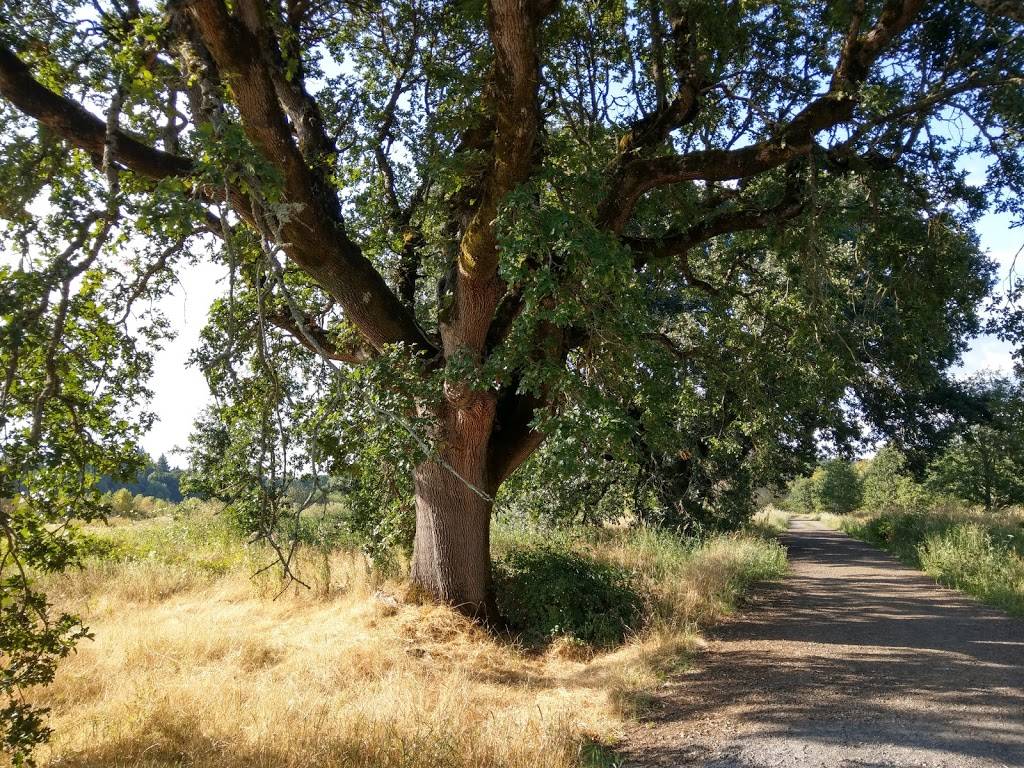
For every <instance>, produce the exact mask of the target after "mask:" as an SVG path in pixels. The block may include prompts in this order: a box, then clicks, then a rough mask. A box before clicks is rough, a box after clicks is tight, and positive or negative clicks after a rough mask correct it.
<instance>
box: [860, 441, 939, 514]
mask: <svg viewBox="0 0 1024 768" xmlns="http://www.w3.org/2000/svg"><path fill="white" fill-rule="evenodd" d="M906 464H907V461H906V457H904V455H903V454H902V453H900V452H899V451H898V450H896V449H895V448H892V447H891V446H884V447H883V448H882V449H880V450H879V451H878V453H877V454H875V457H874V458H873V459H871V461H870V462H869V463H868V465H867V469H866V470H865V472H864V482H863V498H862V505H863V507H864V509H865V510H867V511H868V512H896V513H911V512H924V511H925V510H927V509H928V508H929V507H930V506H932V505H933V504H934V503H935V501H936V499H935V497H934V496H933V495H932V494H931V493H929V492H928V490H927V489H926V488H924V486H922V485H920V484H919V483H916V482H914V478H913V477H911V476H910V474H909V472H907V470H906Z"/></svg>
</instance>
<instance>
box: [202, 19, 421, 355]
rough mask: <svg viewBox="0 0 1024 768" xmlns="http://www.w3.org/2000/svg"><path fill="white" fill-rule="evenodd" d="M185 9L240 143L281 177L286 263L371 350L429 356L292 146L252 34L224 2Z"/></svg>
mask: <svg viewBox="0 0 1024 768" xmlns="http://www.w3.org/2000/svg"><path fill="white" fill-rule="evenodd" d="M187 7H188V9H189V11H190V12H191V14H192V16H193V18H194V19H195V23H196V28H197V30H198V31H199V33H200V35H201V36H202V38H203V41H204V42H205V43H206V45H207V47H208V48H209V50H210V53H211V54H212V55H213V58H214V60H215V61H216V63H217V66H218V68H219V69H220V71H221V73H222V74H223V75H224V76H225V77H226V78H227V80H228V84H229V85H230V87H231V89H232V92H233V94H234V97H235V103H236V105H237V106H238V110H239V113H240V115H241V117H242V127H243V130H244V131H245V134H246V136H247V137H248V139H249V140H250V141H251V142H252V143H253V145H254V146H255V147H256V149H257V150H258V151H259V152H260V153H261V154H262V155H263V156H264V157H265V158H266V159H267V160H268V161H269V162H271V163H273V164H274V165H275V166H276V167H277V168H278V169H279V170H280V172H281V175H282V177H283V186H284V193H285V198H286V200H287V202H288V203H290V204H291V205H292V206H294V209H293V211H294V212H293V213H291V214H290V215H288V216H286V217H282V235H283V238H284V240H285V241H286V242H285V243H284V244H283V246H284V250H285V252H286V254H287V255H288V257H289V258H290V259H291V260H292V261H294V262H295V263H296V264H297V265H298V266H299V267H300V268H302V269H303V270H304V271H305V272H306V273H308V274H309V275H310V276H312V277H313V278H314V279H316V280H317V281H318V282H319V283H320V284H321V285H322V286H323V287H324V288H325V290H327V291H328V292H329V293H330V294H331V295H332V296H333V297H334V298H335V299H337V301H338V303H339V304H340V305H341V307H342V309H343V310H344V312H345V316H346V318H347V319H348V320H350V321H351V322H352V323H353V324H354V325H355V326H356V328H357V329H358V330H359V332H360V333H361V334H362V335H363V336H364V337H365V338H366V340H367V341H368V342H369V343H370V344H371V345H372V346H373V347H375V348H377V349H380V348H381V347H383V346H385V345H387V344H393V343H398V342H403V343H406V344H409V345H410V346H412V347H413V348H414V349H416V350H419V351H423V352H426V353H428V354H433V352H434V351H435V350H434V347H433V345H432V344H431V343H430V341H429V340H428V339H427V337H426V336H425V335H424V333H423V331H422V330H421V329H420V328H419V326H418V325H417V324H416V320H415V317H414V316H413V314H412V312H411V311H410V310H409V309H408V308H407V307H405V306H403V304H402V303H401V301H399V299H398V297H397V296H395V294H394V293H393V292H392V291H391V289H390V288H388V286H387V283H385V282H384V278H383V277H381V275H380V273H379V272H377V270H376V269H375V268H374V266H373V265H372V264H371V263H370V261H369V259H367V258H366V256H365V255H364V254H363V253H362V251H361V250H360V249H359V247H358V246H357V245H356V244H355V243H354V242H353V241H352V240H351V239H350V238H349V237H348V235H347V233H346V232H345V228H344V223H343V221H342V217H341V206H340V203H339V201H338V196H337V193H336V192H335V191H334V190H333V189H332V188H331V187H330V185H329V184H328V183H327V182H326V180H325V179H324V178H323V176H322V174H321V173H319V172H318V170H315V169H311V168H310V167H309V165H308V164H307V163H306V160H305V158H304V157H303V156H302V153H301V151H300V149H299V147H298V146H296V144H295V142H294V141H293V138H292V132H291V128H290V127H289V122H288V120H287V118H286V115H285V111H284V110H283V109H282V107H281V104H280V102H279V94H278V89H277V88H276V87H275V85H274V82H273V77H272V75H271V74H270V72H269V71H268V66H267V63H266V62H265V61H264V60H263V59H262V57H258V56H253V55H252V52H253V51H254V50H259V47H260V46H259V42H258V40H257V39H256V37H255V36H254V34H253V32H252V30H251V29H249V27H248V26H246V24H245V23H243V22H242V21H240V20H239V19H237V18H236V17H234V16H232V15H231V14H229V13H228V10H227V8H226V7H225V5H224V3H223V0H195V1H194V2H191V3H189V4H188V5H187Z"/></svg>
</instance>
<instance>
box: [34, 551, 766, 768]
mask: <svg viewBox="0 0 1024 768" xmlns="http://www.w3.org/2000/svg"><path fill="white" fill-rule="evenodd" d="M595 546H597V547H598V548H599V549H600V550H601V551H600V552H599V553H598V554H600V555H601V556H603V557H607V558H609V559H613V560H616V561H618V562H621V563H623V564H626V565H636V566H637V568H638V570H639V572H640V573H641V574H642V578H645V579H656V578H657V579H660V581H658V584H657V585H655V586H656V589H654V590H653V591H654V592H655V593H656V597H657V602H658V608H657V615H656V617H655V620H654V621H653V622H652V624H651V626H650V628H649V629H648V630H646V631H644V632H643V633H642V634H640V635H639V636H637V637H635V638H633V639H632V640H631V641H629V642H628V643H626V644H625V645H623V646H621V647H620V648H619V649H617V650H615V651H613V652H611V653H604V654H599V655H596V656H591V655H590V654H586V653H580V652H579V649H578V648H577V647H575V646H573V645H572V644H566V643H556V644H554V645H553V646H552V647H551V648H550V649H549V650H548V651H546V652H545V653H544V654H542V655H538V654H529V653H527V652H524V651H523V650H521V649H518V648H516V647H515V646H514V645H513V644H510V643H509V642H506V641H502V640H499V639H495V638H493V637H491V636H489V635H488V634H487V633H485V632H484V631H482V630H480V629H479V628H477V627H476V626H474V625H472V624H471V623H470V622H468V621H466V620H465V619H463V618H462V617H460V616H458V615H457V614H455V613H453V612H452V611H450V610H448V609H446V608H442V607H438V606H426V605H411V604H406V603H403V602H401V601H400V600H398V599H396V597H395V596H397V595H399V594H400V593H401V585H400V584H399V583H395V582H391V583H385V584H380V583H376V582H375V581H374V579H373V577H372V575H371V574H370V573H369V572H368V569H367V568H366V565H365V562H364V561H363V560H362V559H361V557H360V556H359V555H357V554H355V553H337V554H334V555H332V557H331V562H330V563H329V566H330V567H329V569H328V568H326V567H325V563H323V562H320V563H317V562H314V561H311V562H310V563H307V564H306V570H307V571H308V572H310V573H320V574H328V573H329V574H330V576H329V578H326V580H324V581H322V583H320V585H319V587H320V588H319V589H317V590H314V591H306V590H301V589H290V590H289V591H288V592H287V593H286V594H284V595H281V596H280V597H279V598H278V599H273V591H274V590H273V588H272V586H273V585H272V584H271V583H270V581H269V580H268V579H262V580H260V579H257V580H255V581H254V580H253V579H251V578H250V576H249V575H250V574H251V573H252V569H251V567H234V568H232V569H230V570H228V571H227V572H223V573H216V572H197V571H196V570H194V569H190V566H189V565H188V564H181V563H177V564H175V563H167V562H162V561H159V560H156V559H154V560H152V561H148V560H144V561H142V562H138V561H134V562H108V561H97V562H93V563H91V564H90V565H89V566H88V567H87V568H86V569H85V570H84V571H81V572H77V573H74V574H69V575H66V576H63V577H60V578H58V579H56V580H53V581H52V582H51V583H50V584H49V585H48V587H47V588H48V590H49V591H50V593H51V594H52V595H53V596H54V597H56V599H57V600H58V602H59V603H60V604H61V606H62V607H65V608H70V609H73V610H78V611H80V612H82V613H83V614H84V617H85V618H86V620H87V623H88V625H89V626H90V628H91V629H92V632H93V633H94V635H95V640H94V641H91V642H90V641H85V642H82V643H81V644H80V645H79V647H78V650H77V652H76V653H75V654H73V655H72V656H71V657H70V658H68V659H67V660H66V662H64V663H63V664H62V665H61V667H60V670H59V673H58V676H57V679H56V681H55V682H54V683H53V685H51V686H50V687H49V688H48V689H47V690H46V691H44V692H41V694H40V695H39V699H40V703H43V704H46V705H48V706H50V707H52V712H51V718H50V724H51V725H52V726H53V728H54V736H53V739H52V741H51V743H50V745H49V746H48V747H46V748H44V749H43V750H42V751H41V753H40V755H39V757H40V758H41V764H42V765H51V766H58V765H59V766H74V767H78V768H84V767H85V766H97V767H98V766H114V765H117V766H170V765H186V766H210V767H211V768H212V767H214V766H216V768H231V767H234V766H238V767H239V768H241V767H242V766H245V767H246V768H250V767H253V766H267V767H268V768H269V767H270V766H273V767H274V768H282V767H283V766H321V765H337V766H405V765H408V766H413V765H415V766H523V767H524V768H526V767H527V766H529V768H543V767H544V766H552V767H555V766H569V765H578V764H580V762H581V759H582V758H581V756H582V755H584V754H589V753H590V752H591V750H592V746H591V745H592V744H593V743H601V744H611V743H613V742H614V741H615V739H616V738H617V737H618V735H619V734H620V733H621V729H622V727H623V725H624V722H625V720H624V718H626V717H627V716H628V715H629V714H630V713H631V712H632V711H634V710H635V708H636V706H637V705H638V703H642V700H643V696H644V695H645V693H646V692H649V691H650V690H651V689H652V688H653V687H654V686H656V685H657V683H658V681H659V680H660V679H661V677H662V676H663V674H664V673H665V672H666V671H667V670H668V669H671V668H672V667H673V666H674V665H678V663H679V659H680V656H681V654H683V653H684V652H685V651H687V650H688V649H691V648H693V647H694V645H695V644H696V643H698V642H699V639H698V636H697V635H696V633H695V625H696V624H697V623H704V622H709V621H713V620H714V619H715V618H717V617H718V616H720V615H721V614H722V613H723V612H724V611H726V610H728V609H729V605H730V603H731V601H732V599H733V597H734V596H735V593H736V591H737V589H738V586H737V584H736V579H737V578H738V574H740V573H741V572H742V571H743V570H744V569H745V568H749V567H750V560H751V559H752V558H756V557H760V558H764V557H765V549H766V548H768V547H773V546H775V545H772V544H768V543H767V542H764V541H762V540H759V539H756V538H754V537H750V536H746V537H730V538H722V539H718V540H714V541H712V542H711V543H709V544H708V545H706V546H704V547H703V548H701V549H698V550H696V551H695V552H694V553H693V554H692V556H690V557H689V558H687V559H686V560H685V561H680V562H679V563H677V564H675V565H671V566H668V567H666V568H664V570H665V571H666V572H665V573H662V574H660V575H659V574H651V573H645V572H644V563H643V559H644V551H643V546H642V542H641V543H640V544H637V543H635V542H634V544H633V545H632V547H631V546H629V545H628V544H626V543H624V542H621V541H617V540H615V539H614V538H612V539H609V541H608V542H605V543H602V544H599V545H595ZM771 556H776V555H771ZM588 759H589V758H588Z"/></svg>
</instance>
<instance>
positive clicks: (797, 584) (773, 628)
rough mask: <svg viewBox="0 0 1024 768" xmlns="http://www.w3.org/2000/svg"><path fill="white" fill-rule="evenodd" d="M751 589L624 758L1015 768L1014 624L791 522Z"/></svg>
mask: <svg viewBox="0 0 1024 768" xmlns="http://www.w3.org/2000/svg"><path fill="white" fill-rule="evenodd" d="M782 541H783V543H784V544H785V545H786V546H787V547H788V549H789V556H790V562H791V573H790V575H789V576H788V577H787V578H786V579H785V580H784V581H783V582H781V583H778V584H775V585H770V586H766V587H764V588H762V589H760V590H758V591H756V592H755V594H754V595H753V596H752V601H751V605H750V606H749V609H748V610H747V611H746V613H745V614H744V615H743V616H742V617H740V618H739V619H737V620H734V621H732V622H730V623H728V624H726V625H723V626H722V627H720V628H719V630H718V631H717V632H716V633H715V634H714V635H713V637H712V641H711V643H710V646H709V648H708V650H707V652H706V653H704V654H702V655H701V656H700V657H699V658H698V659H697V660H696V662H695V664H694V666H693V668H692V669H691V670H690V671H689V672H687V673H685V674H683V675H681V676H680V677H678V678H676V679H675V680H673V681H671V682H670V683H669V684H668V685H667V686H666V687H665V688H664V689H663V691H662V694H661V695H660V697H659V700H658V704H657V707H656V708H655V710H654V711H652V713H651V714H650V716H649V717H648V719H647V720H646V721H645V723H644V724H643V725H642V726H641V727H640V728H638V729H637V730H636V732H635V733H634V734H632V737H631V738H630V739H629V749H628V750H627V753H626V757H627V760H628V762H629V763H630V764H633V765H701V766H711V767H714V768H732V767H743V768H747V767H749V768H755V767H757V768H759V767H760V766H773V767H774V766H779V767H787V766H794V767H795V766H808V767H810V766H823V767H826V766H843V767H844V768H845V767H849V768H854V767H861V768H863V767H867V766H872V767H881V766H918V765H920V766H936V767H943V768H945V767H946V766H948V767H949V768H973V767H974V766H985V767H986V768H988V767H990V766H1014V767H1015V768H1017V767H1020V768H1024V621H1021V620H1019V619H1014V618H1011V617H1009V616H1007V615H1005V614H1003V613H1001V612H999V611H996V610H992V609H988V608H986V607H984V606H981V605H980V604H978V603H976V602H974V601H973V600H971V599H970V598H968V597H966V596H964V595H961V594H959V593H956V592H953V591H951V590H947V589H944V588H942V587H939V586H937V585H935V584H934V583H933V582H932V581H931V580H930V579H928V578H927V577H925V576H923V575H922V574H920V573H919V572H917V571H915V570H913V569H911V568H909V567H907V566H904V565H902V564H900V563H899V562H897V561H895V560H894V559H893V558H891V557H889V556H888V555H886V554H884V553H881V552H878V551H877V550H875V549H872V548H871V547H869V546H867V545H866V544H863V543H861V542H859V541H856V540H854V539H851V538H850V537H848V536H846V535H845V534H843V533H839V532H835V531H829V530H826V529H824V528H823V527H821V526H820V525H819V524H818V523H816V522H813V521H809V520H799V519H798V520H795V521H794V523H793V526H792V528H791V530H790V532H789V533H788V534H786V535H785V536H783V537H782Z"/></svg>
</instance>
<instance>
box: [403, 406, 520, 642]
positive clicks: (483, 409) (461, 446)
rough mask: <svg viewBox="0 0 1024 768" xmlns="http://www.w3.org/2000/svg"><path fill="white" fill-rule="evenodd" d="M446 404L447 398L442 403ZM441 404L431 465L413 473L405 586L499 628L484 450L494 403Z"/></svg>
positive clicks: (490, 493)
mask: <svg viewBox="0 0 1024 768" xmlns="http://www.w3.org/2000/svg"><path fill="white" fill-rule="evenodd" d="M448 399H449V402H450V401H451V399H452V398H451V397H449V398H448ZM467 400H468V402H464V403H460V404H458V405H446V406H445V412H444V413H443V414H442V419H441V423H442V427H441V430H440V431H441V434H440V435H439V436H438V438H439V439H438V446H439V448H438V451H437V455H436V457H435V458H431V459H428V460H426V461H424V462H423V463H421V464H420V465H419V466H417V467H416V470H415V485H416V538H415V541H414V543H413V559H412V574H411V577H412V582H413V584H414V586H416V587H418V588H419V589H420V590H422V591H423V592H424V593H426V594H427V595H429V596H430V597H431V598H433V599H435V600H438V601H440V602H443V603H447V604H449V605H451V606H453V607H454V608H455V609H456V610H458V611H459V612H460V613H463V614H465V615H467V616H470V617H472V618H475V619H478V620H480V621H483V622H484V623H486V624H491V625H495V624H500V615H499V612H498V609H497V604H496V603H495V600H494V591H493V589H492V585H491V552H490V526H491V511H492V509H493V506H494V503H493V492H494V488H493V487H492V485H496V484H492V482H491V479H490V478H489V477H488V461H487V458H488V445H489V443H490V438H491V430H492V427H493V423H494V414H495V404H496V398H495V397H494V395H493V394H492V393H472V394H471V395H470V396H469V397H468V398H467Z"/></svg>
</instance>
